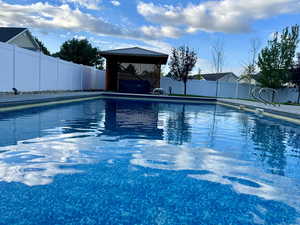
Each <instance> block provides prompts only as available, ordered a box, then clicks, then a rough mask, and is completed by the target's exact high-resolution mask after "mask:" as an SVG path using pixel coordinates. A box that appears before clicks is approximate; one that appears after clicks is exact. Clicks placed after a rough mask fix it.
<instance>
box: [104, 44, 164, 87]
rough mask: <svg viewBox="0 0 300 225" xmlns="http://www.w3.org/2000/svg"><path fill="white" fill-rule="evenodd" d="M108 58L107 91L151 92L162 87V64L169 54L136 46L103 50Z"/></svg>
mask: <svg viewBox="0 0 300 225" xmlns="http://www.w3.org/2000/svg"><path fill="white" fill-rule="evenodd" d="M100 54H101V56H103V57H104V58H106V88H105V89H106V91H114V92H125V93H151V92H152V90H153V89H154V88H159V87H160V73H161V65H163V64H166V63H167V61H168V55H167V54H163V53H159V52H155V51H150V50H147V49H143V48H139V47H134V48H125V49H116V50H110V51H103V52H101V53H100Z"/></svg>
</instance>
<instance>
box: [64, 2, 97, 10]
mask: <svg viewBox="0 0 300 225" xmlns="http://www.w3.org/2000/svg"><path fill="white" fill-rule="evenodd" d="M61 1H62V2H63V3H74V4H76V5H78V6H81V7H85V8H87V9H99V3H100V2H101V0H61Z"/></svg>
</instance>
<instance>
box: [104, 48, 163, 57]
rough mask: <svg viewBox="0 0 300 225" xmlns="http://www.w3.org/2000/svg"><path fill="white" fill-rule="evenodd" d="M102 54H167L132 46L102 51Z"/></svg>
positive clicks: (146, 55) (154, 55)
mask: <svg viewBox="0 0 300 225" xmlns="http://www.w3.org/2000/svg"><path fill="white" fill-rule="evenodd" d="M101 55H102V56H145V57H168V55H167V54H164V53H160V52H155V51H151V50H148V49H144V48H139V47H133V48H123V49H114V50H109V51H102V52H101Z"/></svg>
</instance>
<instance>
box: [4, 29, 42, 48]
mask: <svg viewBox="0 0 300 225" xmlns="http://www.w3.org/2000/svg"><path fill="white" fill-rule="evenodd" d="M0 41H1V42H5V43H7V44H12V45H16V46H18V47H20V48H26V49H29V50H32V51H40V46H39V44H38V43H37V42H36V41H35V39H34V37H33V36H32V35H31V33H30V31H29V30H28V29H27V28H19V27H0Z"/></svg>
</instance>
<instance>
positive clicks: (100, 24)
mask: <svg viewBox="0 0 300 225" xmlns="http://www.w3.org/2000/svg"><path fill="white" fill-rule="evenodd" d="M72 1H74V0H72ZM0 11H1V14H0V26H22V27H32V28H39V29H41V30H49V29H53V30H55V29H61V30H67V31H73V32H82V31H84V32H88V33H92V34H96V35H102V36H115V37H122V38H128V39H133V40H140V41H150V40H155V39H158V38H162V37H177V36H178V34H180V30H179V29H177V28H175V27H171V26H162V27H161V28H155V27H148V28H147V27H141V28H134V27H133V26H122V27H121V26H118V25H115V24H112V23H109V22H108V21H106V20H104V19H103V18H99V17H95V16H93V15H91V14H88V13H83V12H82V11H80V10H79V9H78V8H77V9H72V8H71V7H70V6H69V5H68V4H63V5H60V6H56V5H51V4H49V3H42V2H38V3H33V4H30V5H18V4H9V3H6V2H3V1H1V0H0ZM151 30H155V31H156V35H153V34H152V33H151Z"/></svg>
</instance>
